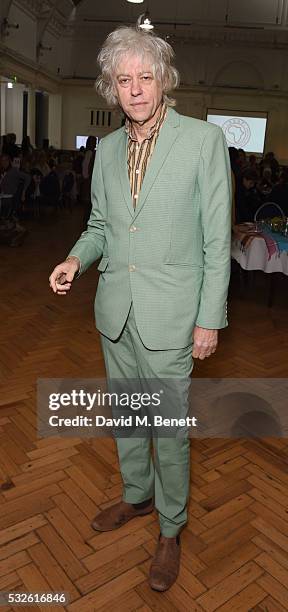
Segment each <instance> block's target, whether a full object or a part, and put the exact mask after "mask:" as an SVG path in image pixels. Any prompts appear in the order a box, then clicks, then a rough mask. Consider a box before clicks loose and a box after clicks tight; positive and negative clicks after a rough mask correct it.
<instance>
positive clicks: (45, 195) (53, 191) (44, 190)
mask: <svg viewBox="0 0 288 612" xmlns="http://www.w3.org/2000/svg"><path fill="white" fill-rule="evenodd" d="M48 167H49V173H48V174H46V176H44V177H43V179H42V181H41V183H40V194H41V200H42V203H43V204H47V205H48V206H55V207H57V206H58V203H59V198H60V182H59V178H58V175H57V172H56V164H55V160H54V159H53V158H51V159H49V161H48Z"/></svg>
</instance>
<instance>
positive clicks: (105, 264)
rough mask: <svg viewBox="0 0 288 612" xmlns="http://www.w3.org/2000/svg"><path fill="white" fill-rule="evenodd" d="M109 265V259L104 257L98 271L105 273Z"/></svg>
mask: <svg viewBox="0 0 288 612" xmlns="http://www.w3.org/2000/svg"><path fill="white" fill-rule="evenodd" d="M108 263H109V257H102V259H101V261H100V263H99V265H98V266H97V270H99V272H105V270H106V269H107V266H108Z"/></svg>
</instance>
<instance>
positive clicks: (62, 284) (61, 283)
mask: <svg viewBox="0 0 288 612" xmlns="http://www.w3.org/2000/svg"><path fill="white" fill-rule="evenodd" d="M79 269H80V260H79V259H78V257H73V256H71V257H67V259H66V260H65V261H63V263H60V264H59V265H58V266H56V268H54V270H53V272H52V274H51V276H49V283H50V287H51V289H52V291H54V293H58V295H66V293H67V291H69V289H70V287H71V284H72V281H73V278H74V276H75V274H76V273H77V272H78V270H79Z"/></svg>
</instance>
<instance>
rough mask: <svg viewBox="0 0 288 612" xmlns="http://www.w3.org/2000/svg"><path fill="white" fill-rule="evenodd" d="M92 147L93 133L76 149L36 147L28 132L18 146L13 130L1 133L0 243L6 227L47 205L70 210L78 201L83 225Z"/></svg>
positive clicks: (88, 207)
mask: <svg viewBox="0 0 288 612" xmlns="http://www.w3.org/2000/svg"><path fill="white" fill-rule="evenodd" d="M95 151H96V138H95V137H94V136H89V137H88V139H87V142H86V147H81V148H80V150H79V151H56V150H55V149H54V148H53V147H48V148H46V149H45V148H43V149H41V150H39V149H36V148H35V147H34V146H33V145H32V144H31V142H30V138H29V136H26V137H25V138H24V139H23V141H22V145H21V146H18V145H17V144H16V135H15V134H7V135H6V136H4V137H3V140H2V150H1V154H0V243H1V238H3V236H4V235H5V236H6V234H7V231H8V229H9V228H10V230H11V228H12V226H14V228H15V227H18V229H19V230H20V228H21V227H23V226H21V225H20V223H19V219H20V221H21V223H23V222H24V221H23V220H25V218H26V217H28V216H29V215H30V216H31V215H33V216H37V217H38V216H40V215H41V213H42V212H43V211H44V210H45V211H47V210H48V209H49V208H50V210H52V211H57V210H58V209H59V208H69V209H70V210H71V209H72V206H73V205H75V203H77V201H81V204H82V205H83V207H84V219H83V225H85V224H86V223H87V220H88V218H89V215H90V211H91V198H90V187H91V178H92V171H93V166H94V159H95ZM13 224H14V225H13ZM7 228H8V229H7ZM8 233H9V231H8ZM10 233H11V232H10ZM18 234H19V231H18ZM22 234H23V232H22ZM4 242H5V240H4ZM6 242H7V240H6ZM16 242H17V241H16ZM13 245H14V243H13Z"/></svg>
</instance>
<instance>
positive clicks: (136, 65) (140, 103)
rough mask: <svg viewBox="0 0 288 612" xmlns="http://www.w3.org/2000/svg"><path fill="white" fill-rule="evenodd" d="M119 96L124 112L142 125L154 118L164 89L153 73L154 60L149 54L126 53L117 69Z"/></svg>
mask: <svg viewBox="0 0 288 612" xmlns="http://www.w3.org/2000/svg"><path fill="white" fill-rule="evenodd" d="M116 90H117V97H118V101H119V104H120V106H121V108H122V109H123V111H124V113H125V114H126V115H127V116H128V117H129V118H130V119H131V121H133V122H135V123H138V124H140V125H142V124H144V123H147V122H149V121H150V120H151V124H152V123H153V121H152V120H153V119H154V117H155V115H156V113H157V110H158V108H159V106H160V104H161V101H162V96H163V89H162V85H161V83H160V82H159V81H158V80H156V78H155V77H154V75H153V67H152V60H151V59H150V58H149V57H148V56H147V57H146V58H145V57H144V58H141V57H139V56H137V55H126V56H124V57H123V58H122V59H121V61H120V62H119V64H118V66H117V70H116Z"/></svg>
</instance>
